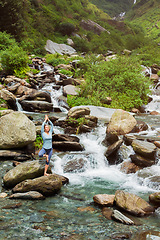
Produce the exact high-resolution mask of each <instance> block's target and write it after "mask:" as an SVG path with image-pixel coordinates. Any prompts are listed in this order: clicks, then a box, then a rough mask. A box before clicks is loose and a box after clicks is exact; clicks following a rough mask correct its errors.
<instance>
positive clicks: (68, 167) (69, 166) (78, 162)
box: [63, 158, 86, 172]
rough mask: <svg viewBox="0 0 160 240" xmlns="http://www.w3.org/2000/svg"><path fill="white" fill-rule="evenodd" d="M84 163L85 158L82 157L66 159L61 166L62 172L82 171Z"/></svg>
mask: <svg viewBox="0 0 160 240" xmlns="http://www.w3.org/2000/svg"><path fill="white" fill-rule="evenodd" d="M85 164H86V160H84V159H83V158H80V159H74V160H71V161H68V162H67V163H66V164H65V165H64V168H63V171H64V172H74V171H79V170H80V171H83V170H84V166H85Z"/></svg>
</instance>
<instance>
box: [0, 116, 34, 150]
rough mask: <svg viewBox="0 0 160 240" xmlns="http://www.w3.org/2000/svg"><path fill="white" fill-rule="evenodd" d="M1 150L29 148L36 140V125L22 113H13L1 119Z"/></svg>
mask: <svg viewBox="0 0 160 240" xmlns="http://www.w3.org/2000/svg"><path fill="white" fill-rule="evenodd" d="M0 128H1V138H0V149H14V148H21V147H24V146H27V145H28V144H30V143H33V142H34V141H35V139H36V128H35V125H34V123H33V122H32V121H31V120H29V118H28V117H27V116H26V115H25V114H23V113H21V112H13V113H10V114H7V115H5V116H3V117H1V118H0Z"/></svg>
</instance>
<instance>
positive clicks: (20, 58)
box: [1, 45, 28, 74]
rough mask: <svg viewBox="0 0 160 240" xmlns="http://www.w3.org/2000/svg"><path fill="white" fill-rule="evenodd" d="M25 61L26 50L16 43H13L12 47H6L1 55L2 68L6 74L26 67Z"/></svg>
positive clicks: (20, 70)
mask: <svg viewBox="0 0 160 240" xmlns="http://www.w3.org/2000/svg"><path fill="white" fill-rule="evenodd" d="M27 62H28V56H27V54H26V52H25V51H23V49H22V48H21V47H18V46H17V45H14V46H13V47H12V48H11V47H10V48H8V49H7V50H5V51H4V52H3V53H2V55H1V63H2V66H3V69H4V70H5V71H6V72H7V73H8V74H13V73H15V72H17V73H18V72H22V71H24V68H26V69H27Z"/></svg>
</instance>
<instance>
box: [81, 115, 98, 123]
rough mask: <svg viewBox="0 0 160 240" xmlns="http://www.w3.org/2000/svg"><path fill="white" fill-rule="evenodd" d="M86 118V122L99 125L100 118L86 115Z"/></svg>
mask: <svg viewBox="0 0 160 240" xmlns="http://www.w3.org/2000/svg"><path fill="white" fill-rule="evenodd" d="M84 117H85V119H86V120H89V121H91V122H94V123H96V124H97V123H98V118H97V117H95V116H91V115H85V116H84Z"/></svg>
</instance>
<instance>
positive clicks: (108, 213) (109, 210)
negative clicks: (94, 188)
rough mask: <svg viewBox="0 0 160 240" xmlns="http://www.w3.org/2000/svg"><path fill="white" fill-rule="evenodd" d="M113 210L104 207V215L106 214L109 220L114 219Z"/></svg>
mask: <svg viewBox="0 0 160 240" xmlns="http://www.w3.org/2000/svg"><path fill="white" fill-rule="evenodd" d="M112 214H113V210H112V209H110V208H107V207H103V208H102V215H103V216H105V218H107V219H108V220H111V219H112Z"/></svg>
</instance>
